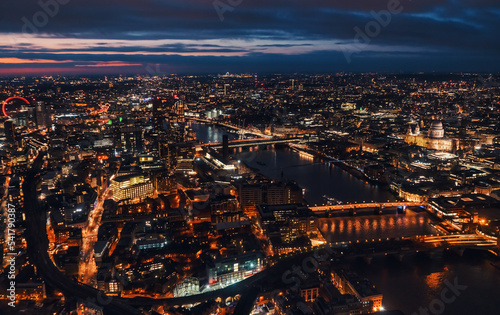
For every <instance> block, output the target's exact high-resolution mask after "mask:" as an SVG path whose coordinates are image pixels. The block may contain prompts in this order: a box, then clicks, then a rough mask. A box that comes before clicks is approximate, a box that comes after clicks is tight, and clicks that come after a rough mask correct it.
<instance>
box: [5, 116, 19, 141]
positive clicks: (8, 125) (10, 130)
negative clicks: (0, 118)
mask: <svg viewBox="0 0 500 315" xmlns="http://www.w3.org/2000/svg"><path fill="white" fill-rule="evenodd" d="M3 126H4V130H5V138H6V139H7V142H8V143H14V142H16V125H14V122H12V121H10V120H7V121H6V122H5V123H4V124H3Z"/></svg>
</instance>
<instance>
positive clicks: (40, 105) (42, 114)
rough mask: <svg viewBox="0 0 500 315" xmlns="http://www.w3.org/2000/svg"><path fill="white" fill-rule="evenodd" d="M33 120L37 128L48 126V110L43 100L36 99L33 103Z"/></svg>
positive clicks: (49, 123)
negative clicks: (34, 103)
mask: <svg viewBox="0 0 500 315" xmlns="http://www.w3.org/2000/svg"><path fill="white" fill-rule="evenodd" d="M35 122H36V126H37V128H40V129H44V128H47V127H49V126H50V125H51V124H52V122H51V119H50V110H49V108H48V106H46V104H45V102H43V101H38V102H36V105H35Z"/></svg>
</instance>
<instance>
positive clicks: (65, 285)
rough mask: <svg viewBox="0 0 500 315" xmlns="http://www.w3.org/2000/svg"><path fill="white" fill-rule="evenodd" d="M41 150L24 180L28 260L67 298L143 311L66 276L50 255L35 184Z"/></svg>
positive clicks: (119, 311) (110, 309) (107, 308)
mask: <svg viewBox="0 0 500 315" xmlns="http://www.w3.org/2000/svg"><path fill="white" fill-rule="evenodd" d="M43 155H44V154H43V153H40V154H39V155H38V157H37V158H36V160H35V162H34V163H33V165H32V167H31V169H30V170H29V171H28V173H27V174H26V180H25V181H24V183H23V191H24V211H25V213H26V241H27V244H28V255H29V259H30V263H32V264H33V265H35V266H36V268H37V272H38V273H39V274H40V276H42V277H43V279H45V281H46V282H47V284H48V285H50V286H51V287H53V288H55V289H57V290H59V291H61V292H62V293H63V294H64V296H65V297H66V299H76V300H80V301H86V302H89V303H92V304H94V305H97V306H99V307H102V308H103V309H104V314H113V315H114V314H116V315H123V314H142V313H141V312H140V311H138V310H137V309H135V308H133V307H131V306H130V305H128V304H127V303H126V302H125V301H124V300H123V299H120V298H116V297H114V298H110V297H107V296H106V295H105V294H104V293H103V292H101V291H99V290H96V289H94V288H92V287H90V286H87V285H83V284H80V283H77V282H74V281H72V280H71V279H69V278H68V277H66V276H65V275H64V274H63V273H62V272H61V271H60V270H59V269H58V268H57V267H56V266H55V265H54V263H53V262H52V260H51V259H50V256H49V253H48V249H49V240H48V238H47V230H46V227H45V222H46V218H47V214H46V213H45V211H44V210H43V207H42V205H41V203H40V200H39V199H38V195H37V191H36V185H37V182H39V181H40V180H41V179H40V172H41V170H42V165H43Z"/></svg>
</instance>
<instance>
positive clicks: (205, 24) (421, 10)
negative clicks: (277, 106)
mask: <svg viewBox="0 0 500 315" xmlns="http://www.w3.org/2000/svg"><path fill="white" fill-rule="evenodd" d="M21 2H23V5H20V4H19V2H4V3H2V4H1V5H0V7H1V9H2V12H6V13H7V14H6V15H5V17H4V18H3V19H2V21H1V22H0V25H1V27H0V30H1V31H0V39H1V42H2V45H1V47H0V52H1V53H2V57H1V58H0V75H1V76H15V75H58V74H59V75H69V74H73V75H77V74H144V75H160V74H169V73H178V74H188V73H189V74H208V73H211V74H217V73H226V72H232V73H262V74H266V73H328V72H341V71H342V72H383V73H386V72H391V73H398V72H404V73H408V72H411V73H413V72H488V73H492V72H497V71H500V65H499V64H498V62H497V56H498V54H499V52H500V46H499V45H498V43H497V41H496V37H495V34H496V32H495V30H497V29H498V28H499V23H500V22H499V19H498V17H499V16H500V6H499V4H498V3H497V2H495V1H486V0H485V1H437V2H436V1H418V2H417V1H413V2H411V1H404V0H401V1H400V0H389V1H380V2H373V1H357V2H354V3H343V2H339V1H335V2H333V3H332V2H331V1H315V2H314V3H303V2H301V1H273V2H271V3H268V2H264V1H251V2H250V1H242V0H241V1H237V0H233V1H226V0H216V1H208V2H206V1H191V2H185V1H169V2H168V3H165V2H161V1H153V0H150V1H141V2H137V1H108V2H106V3H102V2H99V1H86V2H85V3H82V2H77V1H69V0H46V1H44V0H41V1H38V2H35V1H21Z"/></svg>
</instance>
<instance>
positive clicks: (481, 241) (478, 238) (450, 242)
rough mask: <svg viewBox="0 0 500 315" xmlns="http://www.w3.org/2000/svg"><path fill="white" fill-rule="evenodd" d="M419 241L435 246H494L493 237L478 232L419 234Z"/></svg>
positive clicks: (495, 243) (494, 239) (495, 242)
mask: <svg viewBox="0 0 500 315" xmlns="http://www.w3.org/2000/svg"><path fill="white" fill-rule="evenodd" d="M417 239H418V240H419V241H421V242H423V243H426V244H429V245H433V246H435V247H442V246H445V247H455V246H457V247H477V246H496V245H497V240H496V238H495V237H492V236H487V235H479V234H449V235H439V236H420V237H418V238H417Z"/></svg>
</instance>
